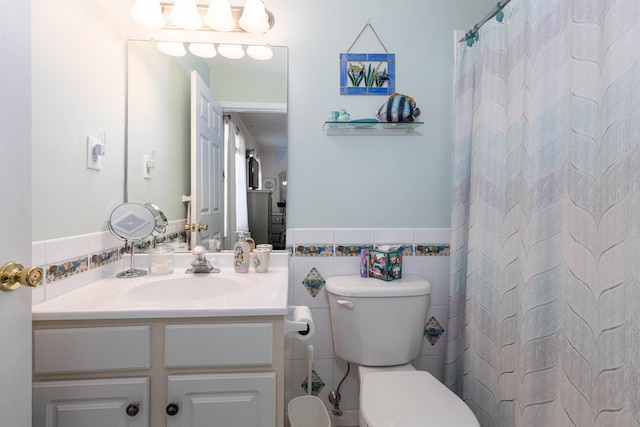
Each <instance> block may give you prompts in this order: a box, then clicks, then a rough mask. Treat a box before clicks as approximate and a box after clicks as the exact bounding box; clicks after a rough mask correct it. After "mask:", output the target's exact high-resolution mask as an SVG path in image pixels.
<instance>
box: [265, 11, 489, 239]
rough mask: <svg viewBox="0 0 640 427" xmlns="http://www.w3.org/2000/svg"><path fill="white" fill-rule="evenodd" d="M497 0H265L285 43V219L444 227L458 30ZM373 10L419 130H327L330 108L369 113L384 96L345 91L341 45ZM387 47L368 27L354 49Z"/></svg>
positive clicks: (308, 224) (312, 224)
mask: <svg viewBox="0 0 640 427" xmlns="http://www.w3.org/2000/svg"><path fill="white" fill-rule="evenodd" d="M495 3H496V2H495V0H419V1H403V0H395V1H371V0H364V1H356V0H354V1H344V0H341V1H327V0H290V1H277V0H267V1H265V4H266V6H267V7H268V8H269V9H270V10H271V11H272V12H273V14H274V16H275V17H276V25H275V27H274V28H273V30H272V32H271V39H272V43H273V44H274V45H278V44H282V45H288V46H289V166H288V182H289V188H288V200H287V221H288V222H287V224H288V227H290V228H301V227H305V228H316V227H448V226H449V209H450V197H451V192H450V163H451V155H450V151H451V150H450V140H451V110H452V91H453V89H452V85H453V82H452V76H453V64H454V58H453V46H454V42H453V39H454V37H453V31H454V30H455V29H465V30H468V29H469V28H470V27H472V26H473V25H474V24H475V23H476V22H477V21H479V20H480V19H481V18H482V17H484V16H485V15H486V14H487V13H488V12H489V11H490V10H491V9H492V8H493V7H494V6H495ZM369 20H370V22H371V24H372V25H373V27H374V28H375V30H376V32H377V34H378V36H379V37H380V39H381V40H382V42H383V43H384V45H385V46H386V48H387V50H388V51H389V52H390V53H395V55H396V62H397V65H396V90H397V91H398V92H401V93H405V94H408V95H411V96H413V97H414V98H415V99H416V101H417V103H418V106H419V107H420V109H421V110H422V116H421V120H422V121H424V122H425V124H424V126H422V127H421V128H420V131H421V132H422V133H423V134H424V136H421V137H400V138H398V137H379V136H378V137H372V138H370V137H339V136H325V135H324V134H323V133H322V124H323V122H324V120H326V118H327V115H328V113H329V111H330V110H335V109H341V108H346V109H347V110H348V111H349V112H350V113H351V116H352V118H364V117H373V116H374V114H375V111H376V110H377V109H378V107H379V106H380V105H382V104H383V103H384V101H385V100H386V97H384V96H341V95H339V89H338V86H339V62H338V58H339V54H340V53H341V52H346V51H347V49H349V47H350V45H351V44H352V43H353V42H354V40H355V39H356V37H357V36H358V34H359V33H360V30H361V29H362V28H363V26H364V25H365V24H366V23H367V22H368V21H369ZM358 51H361V52H362V51H368V52H381V51H383V48H382V47H381V46H380V45H379V43H378V42H377V40H376V39H375V36H374V35H373V33H372V32H371V31H369V30H367V31H365V32H364V33H363V36H362V37H361V38H360V40H359V41H358V43H356V45H355V46H354V48H353V49H352V50H351V52H354V53H355V52H358Z"/></svg>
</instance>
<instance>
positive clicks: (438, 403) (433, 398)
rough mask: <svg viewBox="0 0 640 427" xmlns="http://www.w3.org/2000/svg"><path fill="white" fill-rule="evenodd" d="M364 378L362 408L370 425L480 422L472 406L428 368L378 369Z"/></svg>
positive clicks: (453, 426) (474, 425)
mask: <svg viewBox="0 0 640 427" xmlns="http://www.w3.org/2000/svg"><path fill="white" fill-rule="evenodd" d="M362 382H363V383H362V385H361V387H360V411H361V413H362V417H363V418H364V420H365V421H366V423H367V425H368V426H369V427H399V426H402V427H425V426H434V427H436V426H438V427H440V426H447V427H479V426H480V424H479V423H478V420H477V419H476V417H475V416H474V415H473V412H471V409H469V407H468V406H467V405H466V404H465V403H464V402H463V401H462V400H461V399H460V398H459V397H458V396H456V395H455V394H454V393H453V392H452V391H451V390H449V389H448V388H447V387H445V386H444V384H442V383H441V382H440V381H438V380H437V379H435V378H434V377H433V375H431V374H430V373H428V372H425V371H392V372H375V373H371V374H367V375H365V376H364V377H363V378H362Z"/></svg>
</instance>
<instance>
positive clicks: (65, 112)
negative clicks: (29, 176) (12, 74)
mask: <svg viewBox="0 0 640 427" xmlns="http://www.w3.org/2000/svg"><path fill="white" fill-rule="evenodd" d="M128 9H129V5H128V4H127V2H123V1H111V0H95V1H90V2H86V1H36V2H34V3H33V5H32V15H31V16H32V43H31V46H32V56H31V58H32V107H33V109H32V114H33V120H32V141H33V157H32V168H33V195H32V197H33V238H34V240H41V239H47V238H51V237H62V236H73V235H76V234H82V233H89V232H95V231H101V230H106V222H107V218H108V214H109V212H110V211H111V209H113V208H114V207H115V206H117V205H118V204H120V203H122V200H123V194H124V190H123V189H124V178H123V177H124V119H125V113H124V108H125V102H124V99H125V97H124V93H125V77H126V65H125V59H126V28H127V19H128ZM99 129H104V130H105V131H106V137H107V147H106V156H105V157H104V158H103V159H102V170H101V171H100V172H97V171H94V170H90V169H87V168H86V139H87V136H98V130H99Z"/></svg>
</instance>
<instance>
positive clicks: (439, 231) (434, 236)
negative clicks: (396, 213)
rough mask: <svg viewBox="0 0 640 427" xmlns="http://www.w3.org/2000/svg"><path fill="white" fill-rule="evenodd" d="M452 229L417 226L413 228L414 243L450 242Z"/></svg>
mask: <svg viewBox="0 0 640 427" xmlns="http://www.w3.org/2000/svg"><path fill="white" fill-rule="evenodd" d="M450 240H451V230H450V229H448V228H416V229H414V230H413V242H414V243H449V241H450Z"/></svg>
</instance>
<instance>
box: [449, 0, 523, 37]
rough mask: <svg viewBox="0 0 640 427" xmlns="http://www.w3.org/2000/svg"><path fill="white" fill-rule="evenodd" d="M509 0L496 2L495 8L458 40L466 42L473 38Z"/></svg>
mask: <svg viewBox="0 0 640 427" xmlns="http://www.w3.org/2000/svg"><path fill="white" fill-rule="evenodd" d="M510 1H511V0H501V1H499V2H498V4H497V5H496V7H495V8H494V9H493V10H492V11H491V12H489V13H488V14H487V16H485V17H484V18H482V21H480V22H478V23H477V24H476V25H475V26H474V27H473V28H472V29H471V30H469V31H468V32H467V34H466V35H465V36H464V37H463V38H461V39H460V41H461V42H464V41H467V40H469V39H470V38H472V37H474V36H475V35H476V33H477V32H478V30H479V29H480V27H482V26H483V25H484V24H485V23H486V22H487V21H488V20H489V19H491V18H493V17H494V16H496V15H497V14H498V12H500V11H501V10H502V9H503V8H504V7H505V6H506V5H507V4H509V2H510Z"/></svg>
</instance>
